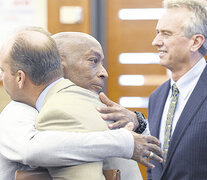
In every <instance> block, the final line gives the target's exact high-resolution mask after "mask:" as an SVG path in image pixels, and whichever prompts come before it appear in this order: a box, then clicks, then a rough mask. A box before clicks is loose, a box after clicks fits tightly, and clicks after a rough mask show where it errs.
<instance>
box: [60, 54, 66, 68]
mask: <svg viewBox="0 0 207 180" xmlns="http://www.w3.org/2000/svg"><path fill="white" fill-rule="evenodd" d="M61 66H62V70H63V72H64V70H65V68H66V67H67V61H66V57H65V56H61Z"/></svg>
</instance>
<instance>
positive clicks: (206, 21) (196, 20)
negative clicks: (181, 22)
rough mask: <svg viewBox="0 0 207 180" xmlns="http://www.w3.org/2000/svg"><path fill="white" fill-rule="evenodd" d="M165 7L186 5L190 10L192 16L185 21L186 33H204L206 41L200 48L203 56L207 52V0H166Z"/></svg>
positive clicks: (189, 35)
mask: <svg viewBox="0 0 207 180" xmlns="http://www.w3.org/2000/svg"><path fill="white" fill-rule="evenodd" d="M163 6H164V8H174V7H178V8H179V7H182V8H183V7H184V8H187V9H189V10H190V12H191V16H190V17H189V20H188V21H187V22H186V23H185V27H184V35H185V36H186V37H192V36H193V35H195V34H202V35H203V36H204V37H205V42H204V43H203V45H202V46H201V47H200V49H199V50H198V51H199V52H200V53H201V54H202V55H203V56H205V55H206V54H207V39H206V38H207V9H206V8H207V1H206V0H164V1H163Z"/></svg>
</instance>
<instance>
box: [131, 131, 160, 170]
mask: <svg viewBox="0 0 207 180" xmlns="http://www.w3.org/2000/svg"><path fill="white" fill-rule="evenodd" d="M131 133H132V135H133V136H134V153H133V156H132V159H133V160H135V161H137V162H139V163H140V164H142V165H144V166H146V167H148V168H154V167H155V166H154V165H153V164H152V163H150V162H149V161H147V159H146V158H149V159H152V160H154V161H157V162H159V163H162V162H163V159H162V158H161V157H162V155H163V152H162V150H161V148H160V142H159V140H158V139H157V138H156V137H153V136H149V135H141V134H136V133H135V132H133V131H132V132H131Z"/></svg>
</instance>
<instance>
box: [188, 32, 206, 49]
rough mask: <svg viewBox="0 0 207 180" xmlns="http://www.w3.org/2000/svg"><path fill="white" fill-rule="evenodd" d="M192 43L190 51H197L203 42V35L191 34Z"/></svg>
mask: <svg viewBox="0 0 207 180" xmlns="http://www.w3.org/2000/svg"><path fill="white" fill-rule="evenodd" d="M192 40H193V45H192V47H191V51H192V52H195V51H197V50H198V49H199V48H200V47H201V46H202V45H203V43H204V41H205V37H204V36H203V35H202V34H195V35H193V36H192Z"/></svg>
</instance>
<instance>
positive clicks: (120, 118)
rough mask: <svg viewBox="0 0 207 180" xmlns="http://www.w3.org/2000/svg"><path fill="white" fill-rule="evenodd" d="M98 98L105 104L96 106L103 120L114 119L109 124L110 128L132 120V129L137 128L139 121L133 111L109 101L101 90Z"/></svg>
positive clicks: (120, 126) (121, 125)
mask: <svg viewBox="0 0 207 180" xmlns="http://www.w3.org/2000/svg"><path fill="white" fill-rule="evenodd" d="M99 98H100V100H101V101H102V102H103V103H104V104H105V105H106V106H107V107H98V108H97V110H98V111H99V112H100V113H101V117H102V118H103V119H104V120H105V121H114V123H111V124H109V128H110V129H116V128H122V127H124V126H126V125H127V124H128V123H129V122H132V123H133V124H134V129H137V127H138V126H139V123H138V121H137V116H136V114H135V113H134V112H132V111H130V110H128V109H126V108H124V107H122V106H120V105H119V104H117V103H115V102H113V101H111V100H110V99H109V98H108V97H107V96H106V95H105V94H104V93H103V92H101V93H100V94H99Z"/></svg>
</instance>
